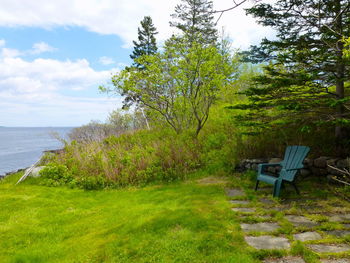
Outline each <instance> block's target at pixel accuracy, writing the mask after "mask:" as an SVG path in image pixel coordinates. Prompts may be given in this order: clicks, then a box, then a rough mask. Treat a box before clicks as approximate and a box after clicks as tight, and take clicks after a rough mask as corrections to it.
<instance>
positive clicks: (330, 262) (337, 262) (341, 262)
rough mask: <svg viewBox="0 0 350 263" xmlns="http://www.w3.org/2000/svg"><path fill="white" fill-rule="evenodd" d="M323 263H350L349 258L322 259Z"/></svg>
mask: <svg viewBox="0 0 350 263" xmlns="http://www.w3.org/2000/svg"><path fill="white" fill-rule="evenodd" d="M320 261H321V263H350V260H349V259H347V258H334V259H320Z"/></svg>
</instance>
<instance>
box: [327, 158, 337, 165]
mask: <svg viewBox="0 0 350 263" xmlns="http://www.w3.org/2000/svg"><path fill="white" fill-rule="evenodd" d="M337 161H339V158H336V159H334V158H331V159H328V160H327V165H332V166H336V165H337Z"/></svg>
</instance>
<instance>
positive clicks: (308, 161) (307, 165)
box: [303, 158, 314, 167]
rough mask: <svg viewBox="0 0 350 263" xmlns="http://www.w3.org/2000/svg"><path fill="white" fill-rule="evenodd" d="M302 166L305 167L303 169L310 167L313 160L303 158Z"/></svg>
mask: <svg viewBox="0 0 350 263" xmlns="http://www.w3.org/2000/svg"><path fill="white" fill-rule="evenodd" d="M303 164H304V165H305V167H312V166H313V164H314V160H312V159H309V158H305V160H304V161H303Z"/></svg>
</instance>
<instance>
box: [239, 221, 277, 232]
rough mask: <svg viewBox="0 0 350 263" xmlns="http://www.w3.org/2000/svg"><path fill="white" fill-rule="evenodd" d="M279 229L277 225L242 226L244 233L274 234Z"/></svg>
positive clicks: (256, 224)
mask: <svg viewBox="0 0 350 263" xmlns="http://www.w3.org/2000/svg"><path fill="white" fill-rule="evenodd" d="M279 227H280V226H279V225H278V224H277V223H255V224H241V228H242V230H243V231H244V232H252V231H256V232H273V231H275V230H277V229H278V228H279Z"/></svg>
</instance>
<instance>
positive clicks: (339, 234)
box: [326, 230, 350, 237]
mask: <svg viewBox="0 0 350 263" xmlns="http://www.w3.org/2000/svg"><path fill="white" fill-rule="evenodd" d="M326 233H327V234H328V235H332V236H336V237H344V236H347V235H350V230H329V231H326Z"/></svg>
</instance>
